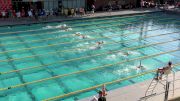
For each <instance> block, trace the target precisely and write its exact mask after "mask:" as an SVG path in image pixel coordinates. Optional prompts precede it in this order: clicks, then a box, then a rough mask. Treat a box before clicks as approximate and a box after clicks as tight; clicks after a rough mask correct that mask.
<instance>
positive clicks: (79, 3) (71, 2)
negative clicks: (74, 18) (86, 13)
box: [62, 0, 86, 8]
mask: <svg viewBox="0 0 180 101" xmlns="http://www.w3.org/2000/svg"><path fill="white" fill-rule="evenodd" d="M62 5H63V7H64V8H85V7H86V0H62Z"/></svg>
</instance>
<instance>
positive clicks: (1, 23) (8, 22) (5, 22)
mask: <svg viewBox="0 0 180 101" xmlns="http://www.w3.org/2000/svg"><path fill="white" fill-rule="evenodd" d="M156 11H160V10H158V9H154V8H153V9H152V8H151V9H132V10H122V11H114V12H97V13H95V14H94V15H90V14H87V15H85V16H76V17H71V16H68V17H65V16H59V17H55V16H51V17H48V18H41V19H39V21H36V20H34V19H33V18H20V19H18V18H13V19H3V18H1V19H0V26H4V25H17V24H32V23H40V22H55V21H64V20H72V19H82V18H93V17H104V16H115V15H121V16H122V15H130V14H141V13H149V12H156Z"/></svg>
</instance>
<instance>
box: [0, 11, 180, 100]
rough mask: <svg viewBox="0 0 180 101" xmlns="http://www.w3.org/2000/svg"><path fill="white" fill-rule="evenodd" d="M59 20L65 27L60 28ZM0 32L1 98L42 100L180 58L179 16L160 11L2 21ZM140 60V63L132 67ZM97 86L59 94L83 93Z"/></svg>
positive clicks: (145, 76)
mask: <svg viewBox="0 0 180 101" xmlns="http://www.w3.org/2000/svg"><path fill="white" fill-rule="evenodd" d="M62 25H66V26H67V27H68V30H67V29H66V30H64V29H61V28H59V27H60V26H62ZM75 33H80V36H78V35H76V34H75ZM82 35H84V36H85V38H82ZM0 36H1V37H0V67H1V69H0V74H1V75H0V101H41V100H45V99H48V98H51V97H55V96H59V95H64V94H68V93H71V92H74V91H78V90H83V89H86V88H89V87H92V86H96V85H99V84H103V83H107V82H111V81H114V80H117V79H120V78H125V77H128V76H132V75H136V74H138V73H142V72H145V71H149V70H153V69H156V68H158V67H161V66H164V65H166V64H167V62H168V61H173V64H178V63H180V51H179V49H180V40H178V39H179V38H180V17H179V16H178V15H172V14H167V13H165V12H157V13H148V14H141V15H133V16H112V17H102V18H91V19H82V20H72V21H64V22H53V23H44V24H32V25H18V26H4V27H0ZM97 42H102V44H100V45H98V43H97ZM159 53H162V54H159ZM154 54H157V56H152V55H154ZM145 56H147V58H142V57H145ZM136 58H137V59H136ZM133 59H135V60H133ZM140 61H141V63H142V65H143V66H144V68H143V69H137V66H138V65H139V63H140ZM178 66H179V65H178ZM178 66H177V67H176V68H175V71H179V69H178ZM93 68H96V69H93ZM91 69H93V70H91ZM80 71H82V72H80ZM75 72H77V73H76V74H75ZM78 72H79V73H78ZM71 73H72V74H71ZM73 73H74V74H73ZM61 75H63V76H61ZM153 76H154V74H148V75H144V76H141V77H138V78H133V79H129V80H126V81H123V82H119V83H116V84H112V85H107V89H108V90H113V89H116V88H120V87H123V86H127V85H131V84H134V83H137V82H142V81H144V80H147V79H150V78H152V77H153ZM99 89H100V88H97V89H94V90H89V91H87V92H83V93H80V94H75V95H72V96H68V97H62V98H61V99H58V100H63V101H74V100H79V99H83V98H85V97H88V96H92V95H95V94H97V90H99Z"/></svg>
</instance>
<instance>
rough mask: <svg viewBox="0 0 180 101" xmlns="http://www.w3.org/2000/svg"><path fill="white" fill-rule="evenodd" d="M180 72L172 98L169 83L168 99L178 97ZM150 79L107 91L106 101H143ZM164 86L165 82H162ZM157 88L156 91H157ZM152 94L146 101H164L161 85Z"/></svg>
mask: <svg viewBox="0 0 180 101" xmlns="http://www.w3.org/2000/svg"><path fill="white" fill-rule="evenodd" d="M179 78H180V71H179V72H176V74H175V83H174V89H175V90H174V96H173V91H172V89H173V83H170V92H169V99H174V98H178V97H180V79H179ZM151 80H152V79H150V80H147V81H144V82H140V83H136V84H133V85H129V86H125V87H122V88H118V89H115V90H111V91H108V92H107V93H108V95H107V97H106V98H107V101H144V100H140V98H142V97H144V95H145V92H146V90H147V88H148V86H149V84H150V82H151ZM169 80H170V81H171V80H173V76H172V74H170V75H169ZM162 83H163V84H165V82H162ZM157 88H158V89H157ZM154 93H156V95H155V96H152V97H150V98H148V99H147V100H146V101H164V87H163V85H162V84H160V83H158V85H157V86H156V88H155V90H154ZM92 98H93V97H88V98H85V99H82V100H80V101H91V99H92ZM170 101H179V100H176V99H175V100H170Z"/></svg>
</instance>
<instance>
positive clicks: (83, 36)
mask: <svg viewBox="0 0 180 101" xmlns="http://www.w3.org/2000/svg"><path fill="white" fill-rule="evenodd" d="M75 35H76V36H79V37H80V38H82V39H85V38H87V37H86V36H85V35H82V34H81V33H79V32H78V33H75Z"/></svg>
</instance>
